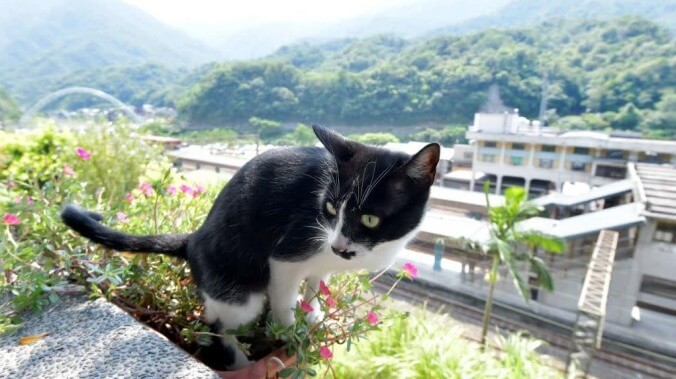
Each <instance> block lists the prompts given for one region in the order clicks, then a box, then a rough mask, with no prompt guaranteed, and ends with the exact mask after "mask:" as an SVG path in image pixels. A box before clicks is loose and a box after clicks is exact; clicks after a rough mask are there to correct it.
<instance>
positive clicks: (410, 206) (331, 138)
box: [313, 125, 440, 268]
mask: <svg viewBox="0 0 676 379" xmlns="http://www.w3.org/2000/svg"><path fill="white" fill-rule="evenodd" d="M313 129H314V132H315V134H316V135H317V138H319V140H320V141H321V142H322V144H323V145H324V146H325V147H326V149H327V150H328V151H329V153H330V154H331V155H332V156H333V159H334V160H335V166H334V167H331V169H330V171H331V172H330V178H329V179H328V180H327V181H326V183H327V184H326V187H325V188H324V189H323V190H322V191H323V192H322V193H321V194H320V201H321V214H320V220H321V223H322V225H323V226H324V230H325V231H326V243H327V244H328V245H329V246H330V249H331V250H332V251H333V253H334V254H336V255H337V256H339V257H341V258H343V259H345V260H355V261H361V260H364V261H369V262H379V260H383V261H387V262H383V263H385V264H389V263H390V261H391V260H392V259H393V258H394V254H396V252H397V251H398V250H399V249H401V248H402V247H403V246H404V245H405V244H406V242H408V240H409V239H410V238H412V236H413V235H414V234H415V230H416V228H417V227H418V225H419V224H420V222H421V221H422V218H423V217H424V215H425V210H426V203H427V199H428V198H429V192H430V186H431V185H432V184H433V183H434V179H435V176H436V167H437V163H438V162H439V153H440V146H439V144H437V143H431V144H429V145H427V146H425V147H423V148H422V149H421V150H420V151H419V152H418V153H416V154H415V155H413V156H409V155H408V154H404V153H400V152H393V151H390V150H387V149H384V148H381V147H376V146H368V145H364V144H362V143H359V142H356V141H352V140H349V139H346V138H344V137H342V136H341V135H340V134H338V133H336V132H333V131H331V130H329V129H326V128H324V127H321V126H317V125H315V126H313ZM392 249H396V250H397V251H394V252H392V251H390V250H392ZM378 254H380V255H387V257H386V256H382V257H378V256H377V255H378ZM381 258H382V259H381ZM355 263H358V262H355ZM369 266H373V265H372V264H367V265H365V267H364V268H376V267H369Z"/></svg>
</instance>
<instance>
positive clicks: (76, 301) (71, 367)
mask: <svg viewBox="0 0 676 379" xmlns="http://www.w3.org/2000/svg"><path fill="white" fill-rule="evenodd" d="M41 333H50V334H49V335H48V336H47V337H45V338H43V339H40V340H38V341H37V342H35V343H33V344H30V345H24V346H21V345H19V338H21V337H24V336H30V335H37V334H41ZM0 357H2V358H1V359H0V378H3V379H4V378H7V379H9V378H12V379H14V378H56V377H59V378H112V377H114V378H217V377H218V376H217V375H216V374H215V373H214V372H213V371H212V370H211V369H209V368H208V367H207V366H205V365H203V364H202V363H200V362H199V361H197V360H195V359H193V358H192V357H191V356H190V355H188V354H187V353H186V352H184V351H183V350H181V349H180V348H178V347H177V346H175V345H174V344H173V343H171V342H170V341H169V340H167V339H166V338H164V337H163V336H162V335H160V334H159V333H157V332H155V331H154V330H152V329H150V328H148V327H147V326H145V325H143V324H141V323H139V322H138V321H136V320H135V319H134V318H132V317H131V316H129V315H128V314H126V313H125V312H123V311H122V310H121V309H119V308H117V307H116V306H115V305H112V304H110V303H108V302H106V301H105V300H103V299H98V300H88V299H87V298H86V297H85V296H70V297H68V296H64V297H62V300H61V302H60V303H59V304H58V305H56V306H53V307H52V308H50V309H47V310H45V311H43V312H40V313H37V314H35V315H29V316H28V317H27V318H26V319H25V323H24V326H23V327H22V328H21V329H20V330H19V331H17V332H15V333H12V334H9V335H3V336H0Z"/></svg>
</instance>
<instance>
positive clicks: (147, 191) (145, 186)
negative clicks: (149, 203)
mask: <svg viewBox="0 0 676 379" xmlns="http://www.w3.org/2000/svg"><path fill="white" fill-rule="evenodd" d="M138 189H139V190H141V192H143V194H144V195H146V196H152V194H153V192H154V191H153V185H152V184H150V183H148V182H145V183H141V184H140V185H139V186H138Z"/></svg>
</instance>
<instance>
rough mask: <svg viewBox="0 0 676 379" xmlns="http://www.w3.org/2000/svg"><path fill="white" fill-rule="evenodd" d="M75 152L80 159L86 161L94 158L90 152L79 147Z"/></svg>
mask: <svg viewBox="0 0 676 379" xmlns="http://www.w3.org/2000/svg"><path fill="white" fill-rule="evenodd" d="M75 152H76V153H77V155H78V156H79V157H80V158H82V159H84V160H85V161H86V160H87V159H89V158H91V157H92V154H91V153H90V152H88V151H87V150H85V149H83V148H81V147H78V148H77V149H75Z"/></svg>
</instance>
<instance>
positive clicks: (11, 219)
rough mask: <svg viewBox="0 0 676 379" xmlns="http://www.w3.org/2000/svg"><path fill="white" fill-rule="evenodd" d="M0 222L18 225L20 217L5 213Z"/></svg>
mask: <svg viewBox="0 0 676 379" xmlns="http://www.w3.org/2000/svg"><path fill="white" fill-rule="evenodd" d="M2 222H4V223H5V225H19V224H20V223H21V219H20V218H19V216H17V215H15V214H14V213H7V214H5V215H4V216H3V217H2Z"/></svg>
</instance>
